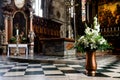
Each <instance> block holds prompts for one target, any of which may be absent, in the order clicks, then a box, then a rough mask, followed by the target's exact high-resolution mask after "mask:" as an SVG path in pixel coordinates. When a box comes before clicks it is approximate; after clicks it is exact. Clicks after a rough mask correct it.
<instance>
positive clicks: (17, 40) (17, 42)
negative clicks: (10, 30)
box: [14, 30, 19, 56]
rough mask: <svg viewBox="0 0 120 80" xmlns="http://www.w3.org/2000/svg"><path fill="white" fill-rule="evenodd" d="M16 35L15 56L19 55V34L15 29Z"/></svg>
mask: <svg viewBox="0 0 120 80" xmlns="http://www.w3.org/2000/svg"><path fill="white" fill-rule="evenodd" d="M16 33H17V35H16V50H15V54H14V55H15V56H17V55H19V48H18V44H19V34H18V30H17V32H16Z"/></svg>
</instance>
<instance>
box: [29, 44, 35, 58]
mask: <svg viewBox="0 0 120 80" xmlns="http://www.w3.org/2000/svg"><path fill="white" fill-rule="evenodd" d="M29 56H30V57H34V43H30V45H29Z"/></svg>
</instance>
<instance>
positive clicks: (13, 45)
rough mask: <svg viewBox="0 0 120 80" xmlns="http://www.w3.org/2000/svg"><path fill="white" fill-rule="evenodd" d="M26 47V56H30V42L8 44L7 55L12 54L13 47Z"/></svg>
mask: <svg viewBox="0 0 120 80" xmlns="http://www.w3.org/2000/svg"><path fill="white" fill-rule="evenodd" d="M17 47H18V49H19V48H25V56H26V57H28V44H8V51H7V56H8V57H9V56H10V51H11V48H17Z"/></svg>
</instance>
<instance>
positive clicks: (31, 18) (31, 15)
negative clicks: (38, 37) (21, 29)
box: [30, 11, 33, 31]
mask: <svg viewBox="0 0 120 80" xmlns="http://www.w3.org/2000/svg"><path fill="white" fill-rule="evenodd" d="M32 20H33V12H32V11H31V12H30V31H33V26H32V23H33V21H32Z"/></svg>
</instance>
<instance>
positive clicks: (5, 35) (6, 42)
mask: <svg viewBox="0 0 120 80" xmlns="http://www.w3.org/2000/svg"><path fill="white" fill-rule="evenodd" d="M4 17H5V18H4V24H5V30H3V32H2V35H3V43H2V44H3V53H7V44H8V17H9V16H8V15H4Z"/></svg>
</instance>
